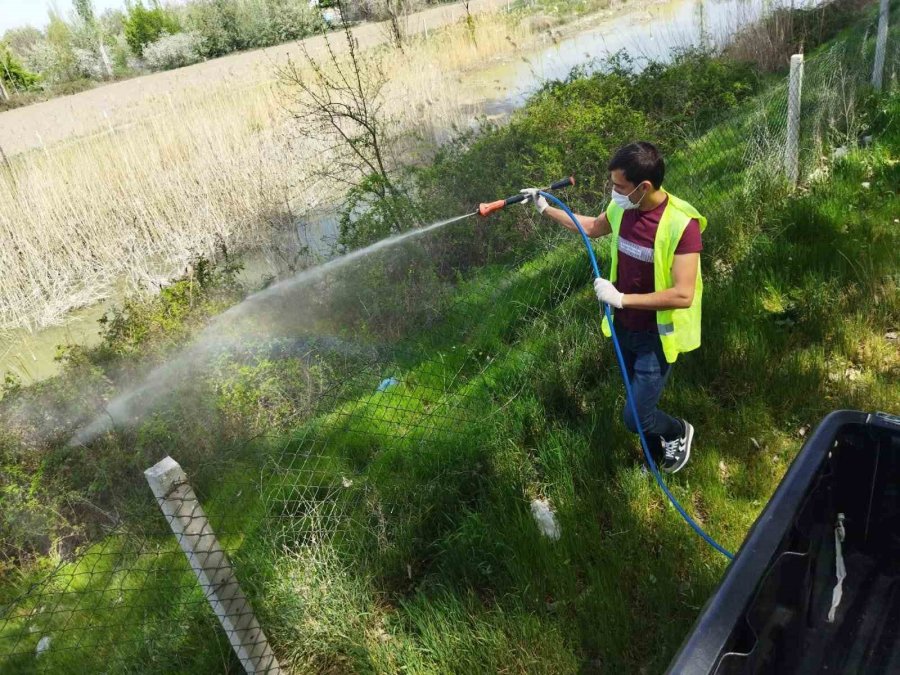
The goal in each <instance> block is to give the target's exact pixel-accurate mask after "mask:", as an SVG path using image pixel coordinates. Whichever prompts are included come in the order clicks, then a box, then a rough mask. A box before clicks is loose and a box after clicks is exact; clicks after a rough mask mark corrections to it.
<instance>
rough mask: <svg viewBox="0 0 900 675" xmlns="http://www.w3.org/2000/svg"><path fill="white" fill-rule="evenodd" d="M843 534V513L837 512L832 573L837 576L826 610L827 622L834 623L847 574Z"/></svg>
mask: <svg viewBox="0 0 900 675" xmlns="http://www.w3.org/2000/svg"><path fill="white" fill-rule="evenodd" d="M845 536H846V531H845V530H844V514H843V513H839V514H838V516H837V524H836V525H835V526H834V573H835V576H836V577H837V583H836V584H835V585H834V590H833V591H832V592H831V609H830V610H829V611H828V623H834V615H835V612H837V608H838V605H839V604H841V596H842V595H843V593H844V588H843V587H844V577H846V576H847V568H846V567H844V553H843V550H842V546H841V543H842V542H843V541H844V537H845Z"/></svg>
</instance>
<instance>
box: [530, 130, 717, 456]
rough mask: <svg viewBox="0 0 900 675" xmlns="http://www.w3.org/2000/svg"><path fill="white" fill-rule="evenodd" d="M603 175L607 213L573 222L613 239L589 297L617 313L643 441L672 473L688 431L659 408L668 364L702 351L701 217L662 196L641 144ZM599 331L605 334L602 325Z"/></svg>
mask: <svg viewBox="0 0 900 675" xmlns="http://www.w3.org/2000/svg"><path fill="white" fill-rule="evenodd" d="M607 168H608V169H609V172H610V178H611V179H612V184H613V190H612V199H611V201H610V203H609V205H608V206H607V208H606V212H605V213H603V214H601V215H600V216H598V217H596V218H594V217H590V216H581V215H577V216H576V217H577V218H578V221H579V222H580V223H581V226H582V228H584V231H585V233H586V234H587V235H588V236H589V237H592V238H597V237H602V236H604V235H607V234H611V235H612V237H611V238H610V247H611V253H612V262H611V266H610V270H609V280H606V279H596V280H595V281H594V291H595V292H596V294H597V298H598V299H599V300H600V301H601V302H605V303H606V304H608V305H609V306H610V308H611V309H613V312H614V314H615V319H614V320H615V324H616V334H617V336H618V338H619V343H620V345H621V348H622V354H623V356H624V358H625V366H626V369H627V372H628V379H629V380H630V382H631V389H632V392H633V394H634V399H635V401H634V402H635V407H636V408H637V411H638V417H639V418H640V423H641V426H642V427H643V429H644V434H645V435H646V437H647V442H648V443H650V447H651V448H653V447H654V444H655V442H658V443H659V444H660V446H661V449H662V455H663V456H662V461H661V462H660V466H661V467H662V469H663V470H664V471H667V472H669V473H675V472H676V471H679V470H680V469H681V468H682V467H684V465H685V464H687V461H688V459H689V458H690V455H691V443H692V441H693V439H694V427H692V426H691V425H690V423H688V422H687V421H686V420H683V419H676V418H675V417H672V416H671V415H667V414H666V413H664V412H663V411H662V410H660V409H659V408H658V407H657V404H658V403H659V398H660V395H661V394H662V390H663V387H665V384H666V381H667V379H668V377H669V373H671V371H672V364H673V363H674V362H675V359H677V358H678V355H679V354H680V353H681V352H687V351H690V350H692V349H696V348H697V347H699V346H700V306H701V300H702V297H703V281H702V279H701V276H700V251H701V250H702V249H703V243H702V241H701V232H703V230H705V229H706V218H704V217H703V216H701V215H700V213H699V212H698V211H697V210H696V209H695V208H694V207H693V206H691V205H690V204H688V203H687V202H686V201H684V200H681V199H679V198H677V197H676V196H675V195H672V194H669V193H668V192H666V191H665V190H663V189H662V182H663V176H664V175H665V162H664V161H663V157H662V155H661V154H660V152H659V150H657V148H656V146H654V145H653V144H652V143H647V142H645V141H639V142H637V143H631V144H630V145H626V146H625V147H623V148H620V149H619V150H618V151H616V153H615V154H614V155H613V158H612V159H611V160H610V162H609V166H608V167H607ZM522 193H523V194H525V195H527V197H528V199H529V201H531V202H532V203H533V204H534V206H535V208H536V209H537V210H538V212H539V213H541V214H542V215H546V216H549V217H550V218H551V219H552V220H555V221H556V222H557V223H559V224H560V225H562V226H563V227H565V228H567V229H569V230H572V231H573V232H577V228H576V227H575V224H574V223H572V221H571V220H570V219H569V217H568V215H566V213H565V212H564V211H562V210H560V209H556V208H552V207H550V206H549V204H548V203H547V200H546V199H544V198H543V197H541V196H540V195H539V194H538V188H527V189H525V190H522ZM602 330H603V334H604V335H606V336H607V337H609V336H610V335H611V332H610V326H609V325H608V323H607V321H606V319H605V318H604V319H603V326H602ZM623 416H624V421H625V426H626V427H628V429H629V430H630V431H631V432H632V433H637V424H636V423H635V420H634V417H633V415H632V413H631V409H630V407H629V406H627V405H626V406H625V410H624V415H623ZM655 438H659V439H660V440H659V441H654V439H655Z"/></svg>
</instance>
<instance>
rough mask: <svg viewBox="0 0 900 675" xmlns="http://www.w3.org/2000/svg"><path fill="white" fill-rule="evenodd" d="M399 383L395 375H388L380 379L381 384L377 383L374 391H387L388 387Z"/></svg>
mask: <svg viewBox="0 0 900 675" xmlns="http://www.w3.org/2000/svg"><path fill="white" fill-rule="evenodd" d="M398 384H400V380H398V379H397V378H396V377H388V378H385V379H383V380H382V381H381V384H379V385H378V389H376V390H375V391H387V390H388V389H389V388H390V387H393V386H395V385H398Z"/></svg>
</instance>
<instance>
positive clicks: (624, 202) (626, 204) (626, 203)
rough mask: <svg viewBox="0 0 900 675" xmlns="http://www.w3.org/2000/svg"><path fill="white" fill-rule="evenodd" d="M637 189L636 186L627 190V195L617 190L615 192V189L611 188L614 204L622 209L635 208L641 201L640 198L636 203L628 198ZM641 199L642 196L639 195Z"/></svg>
mask: <svg viewBox="0 0 900 675" xmlns="http://www.w3.org/2000/svg"><path fill="white" fill-rule="evenodd" d="M639 187H640V186H639ZM637 191H638V188H634V190H632V191H631V192H629V193H628V194H627V195H623V194H621V193H619V192H616V189H615V188H613V191H612V200H613V202H614V203H615V204H616V206H618V207H619V208H620V209H623V210H624V211H629V210H631V209H636V208H637V207H638V206H639V205H640V203H641V202H640V200H638V203H637V204H635V203H634V202H632V201H631V199H629V197H631V195H633V194H634V193H635V192H637ZM641 199H643V197H641Z"/></svg>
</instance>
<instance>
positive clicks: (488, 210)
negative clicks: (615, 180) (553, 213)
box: [478, 176, 575, 217]
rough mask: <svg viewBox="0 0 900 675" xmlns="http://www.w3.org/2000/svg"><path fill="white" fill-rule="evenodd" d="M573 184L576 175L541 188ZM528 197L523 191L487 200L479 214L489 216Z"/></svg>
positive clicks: (480, 205)
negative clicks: (504, 197) (493, 200)
mask: <svg viewBox="0 0 900 675" xmlns="http://www.w3.org/2000/svg"><path fill="white" fill-rule="evenodd" d="M571 185H575V176H569V177H568V178H563V179H562V180H558V181H556V182H555V183H553V184H552V185H551V186H550V187H546V188H541V190H543V191H547V190H561V189H563V188H567V187H569V186H571ZM526 199H528V197H526V196H525V195H523V194H522V193H519V194H517V195H513V196H512V197H507V198H506V199H498V200H497V201H495V202H486V203H484V204H479V205H478V215H480V216H482V217H485V216H489V215H490V214H492V213H493V212H494V211H499V210H500V209H502V208H504V207H505V206H509V205H510V204H518V203H519V202H523V201H525V200H526Z"/></svg>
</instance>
